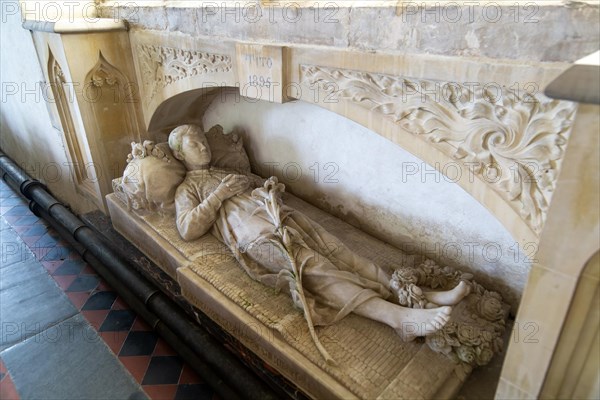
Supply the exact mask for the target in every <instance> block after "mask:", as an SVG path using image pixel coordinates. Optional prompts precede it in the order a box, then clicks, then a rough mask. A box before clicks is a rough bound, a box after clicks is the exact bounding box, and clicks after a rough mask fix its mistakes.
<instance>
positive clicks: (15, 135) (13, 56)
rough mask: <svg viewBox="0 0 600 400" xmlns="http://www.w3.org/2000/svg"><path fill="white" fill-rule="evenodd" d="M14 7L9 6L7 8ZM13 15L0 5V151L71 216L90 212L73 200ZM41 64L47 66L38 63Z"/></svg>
mask: <svg viewBox="0 0 600 400" xmlns="http://www.w3.org/2000/svg"><path fill="white" fill-rule="evenodd" d="M14 3H16V2H13V4H14ZM21 23H22V20H21V15H20V14H19V12H18V10H17V12H16V13H13V11H12V8H7V7H6V4H5V3H4V2H3V5H2V24H0V25H1V28H0V29H1V37H2V41H1V53H2V57H1V65H0V70H1V71H2V72H1V80H2V107H1V109H0V118H1V125H0V148H2V151H4V152H5V153H6V154H7V155H9V156H10V157H11V158H12V159H13V160H14V161H15V162H16V163H17V164H19V166H21V167H22V168H23V169H24V170H25V171H26V172H27V173H29V174H30V175H31V176H33V177H35V178H37V179H40V180H41V181H42V182H44V183H45V184H46V185H47V186H48V188H49V189H50V191H51V192H52V193H53V194H54V195H55V196H56V197H57V198H58V199H60V200H61V201H63V202H65V203H66V204H67V205H69V206H73V207H76V209H77V211H86V210H90V209H93V208H95V206H93V205H92V204H91V203H90V202H88V201H87V200H85V199H84V198H83V197H82V196H80V195H78V194H77V192H76V190H75V187H74V186H73V183H72V180H71V176H70V174H71V172H72V168H71V166H70V165H69V162H68V159H67V156H66V153H65V148H64V146H65V145H64V142H63V137H62V133H61V131H60V130H58V129H56V128H55V127H54V126H53V123H52V121H51V119H50V114H49V111H48V107H49V106H52V105H51V104H50V105H47V104H46V101H45V98H46V97H47V98H52V94H51V91H50V88H49V86H48V85H47V84H46V78H45V77H44V75H43V72H42V70H41V67H40V62H39V61H38V58H37V55H36V51H35V48H34V44H33V41H32V38H31V33H30V32H29V31H27V30H25V29H23V28H22V27H21ZM44 61H45V62H47V60H44Z"/></svg>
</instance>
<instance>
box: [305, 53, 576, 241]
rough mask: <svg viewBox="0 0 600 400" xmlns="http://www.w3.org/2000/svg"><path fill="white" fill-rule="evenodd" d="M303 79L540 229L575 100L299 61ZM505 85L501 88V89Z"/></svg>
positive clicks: (571, 120) (558, 167)
mask: <svg viewBox="0 0 600 400" xmlns="http://www.w3.org/2000/svg"><path fill="white" fill-rule="evenodd" d="M301 80H302V83H303V84H305V85H308V86H315V85H317V86H318V87H319V88H321V89H322V90H324V91H326V92H328V93H329V97H330V99H335V100H345V101H350V102H354V103H356V104H358V105H360V106H361V107H364V108H367V109H369V110H371V111H373V112H377V113H380V114H381V115H382V116H384V117H385V118H388V119H390V120H392V121H393V122H394V123H395V124H397V125H399V126H400V127H402V128H403V129H404V130H405V131H407V132H410V133H412V134H414V135H418V136H420V137H421V138H423V139H424V140H427V141H428V142H430V143H431V144H432V145H433V146H434V147H436V148H438V149H439V150H441V151H442V152H443V153H445V154H446V155H448V156H451V157H453V158H455V159H457V160H460V161H461V162H462V163H463V164H464V167H465V168H466V170H467V171H469V172H470V173H471V174H473V176H476V177H477V178H479V179H480V180H482V181H483V182H485V183H486V184H487V185H489V186H491V187H492V188H493V189H494V190H496V191H497V192H498V193H500V195H501V196H502V197H503V198H504V199H505V200H506V201H507V202H508V203H509V204H510V205H511V206H512V207H513V208H514V209H516V210H517V211H518V212H519V213H520V215H521V217H522V218H523V220H524V221H525V222H526V223H527V224H528V226H530V227H531V229H532V230H533V231H534V232H536V233H537V234H539V233H540V232H541V229H542V227H543V224H544V221H545V217H546V213H547V209H548V205H549V203H550V199H551V197H552V193H553V191H554V188H555V184H556V178H557V175H558V172H559V171H560V165H561V160H562V158H563V154H564V150H565V147H566V144H567V140H568V138H569V132H570V128H571V125H572V122H573V117H574V114H575V110H576V106H575V104H574V103H571V102H565V101H557V100H551V99H548V98H546V97H545V96H542V95H538V94H530V93H528V92H526V91H525V92H524V93H519V92H518V91H513V90H501V94H499V93H498V92H497V91H493V90H491V89H490V88H487V89H486V86H483V89H482V88H481V86H479V85H472V86H469V85H466V84H462V83H456V82H441V81H435V80H425V79H412V78H406V77H399V76H391V75H385V74H377V73H367V72H360V71H352V70H345V69H335V68H328V67H320V66H315V65H302V66H301ZM503 89H506V88H503Z"/></svg>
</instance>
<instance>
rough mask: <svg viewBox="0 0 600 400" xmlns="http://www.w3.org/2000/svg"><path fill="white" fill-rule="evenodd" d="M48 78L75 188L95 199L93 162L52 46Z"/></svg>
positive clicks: (49, 56)
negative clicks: (90, 172)
mask: <svg viewBox="0 0 600 400" xmlns="http://www.w3.org/2000/svg"><path fill="white" fill-rule="evenodd" d="M48 79H49V83H50V89H51V91H52V95H53V97H54V101H53V103H54V104H55V105H56V110H57V112H58V117H59V120H60V127H59V129H60V130H61V131H62V134H63V141H64V143H65V150H66V151H65V152H66V155H67V158H68V161H69V163H70V164H71V166H70V170H71V173H72V174H73V180H74V183H75V188H76V190H77V191H78V192H79V193H81V194H82V195H84V196H86V197H87V198H89V199H90V200H92V201H93V200H95V199H96V197H97V195H96V188H95V186H94V183H93V180H92V179H90V177H88V174H87V166H89V165H90V164H91V162H90V159H89V157H88V156H87V153H86V147H85V145H84V144H83V143H82V142H81V140H80V138H79V137H78V136H77V131H76V129H75V125H74V122H73V115H72V113H71V108H70V107H69V102H70V101H73V100H74V98H71V97H69V96H68V95H67V92H66V91H65V86H67V85H68V83H67V80H66V79H65V74H64V71H63V69H62V67H61V66H60V64H59V63H58V61H57V60H56V57H54V54H53V53H52V50H51V49H50V47H48Z"/></svg>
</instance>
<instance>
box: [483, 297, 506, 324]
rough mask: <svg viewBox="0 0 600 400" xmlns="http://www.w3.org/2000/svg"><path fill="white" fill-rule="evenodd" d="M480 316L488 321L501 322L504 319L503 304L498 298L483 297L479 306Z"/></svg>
mask: <svg viewBox="0 0 600 400" xmlns="http://www.w3.org/2000/svg"><path fill="white" fill-rule="evenodd" d="M477 311H478V313H479V315H481V316H482V317H483V318H485V319H487V320H488V321H499V320H501V319H502V318H504V311H503V310H502V302H501V301H500V300H498V299H497V298H496V297H492V296H483V297H482V298H481V300H480V301H479V304H478V306H477Z"/></svg>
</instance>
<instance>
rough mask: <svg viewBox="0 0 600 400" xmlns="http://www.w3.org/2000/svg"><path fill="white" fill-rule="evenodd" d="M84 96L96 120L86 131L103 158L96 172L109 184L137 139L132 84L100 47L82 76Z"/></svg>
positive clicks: (135, 93) (122, 167) (136, 99)
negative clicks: (92, 64)
mask: <svg viewBox="0 0 600 400" xmlns="http://www.w3.org/2000/svg"><path fill="white" fill-rule="evenodd" d="M84 99H85V101H87V103H88V106H89V107H90V108H91V110H92V113H93V115H94V121H96V125H95V127H94V128H95V129H94V132H93V133H91V132H88V138H89V137H90V133H91V134H92V137H93V141H94V147H95V148H96V151H99V152H100V153H101V159H102V160H103V162H104V165H102V168H103V170H102V171H98V172H99V173H100V174H101V176H102V177H104V178H103V179H102V181H103V184H104V185H106V186H107V187H110V181H111V180H112V179H114V178H116V177H118V176H120V174H121V173H122V171H123V170H124V169H125V164H126V158H127V154H128V153H129V152H130V150H131V142H133V141H139V140H140V138H139V134H138V132H139V127H138V123H137V117H136V109H135V104H136V102H138V101H139V100H138V98H137V90H136V86H135V85H134V84H133V83H131V82H130V80H129V79H127V77H126V76H125V75H124V74H123V73H122V72H121V71H119V70H118V69H117V68H116V67H115V66H113V65H112V64H111V63H109V62H108V61H107V60H106V58H105V57H104V55H103V54H102V52H101V51H100V52H99V53H98V61H97V63H96V65H95V66H94V67H93V68H92V69H91V70H90V72H88V74H87V76H86V78H85V88H84ZM88 130H89V129H88Z"/></svg>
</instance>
